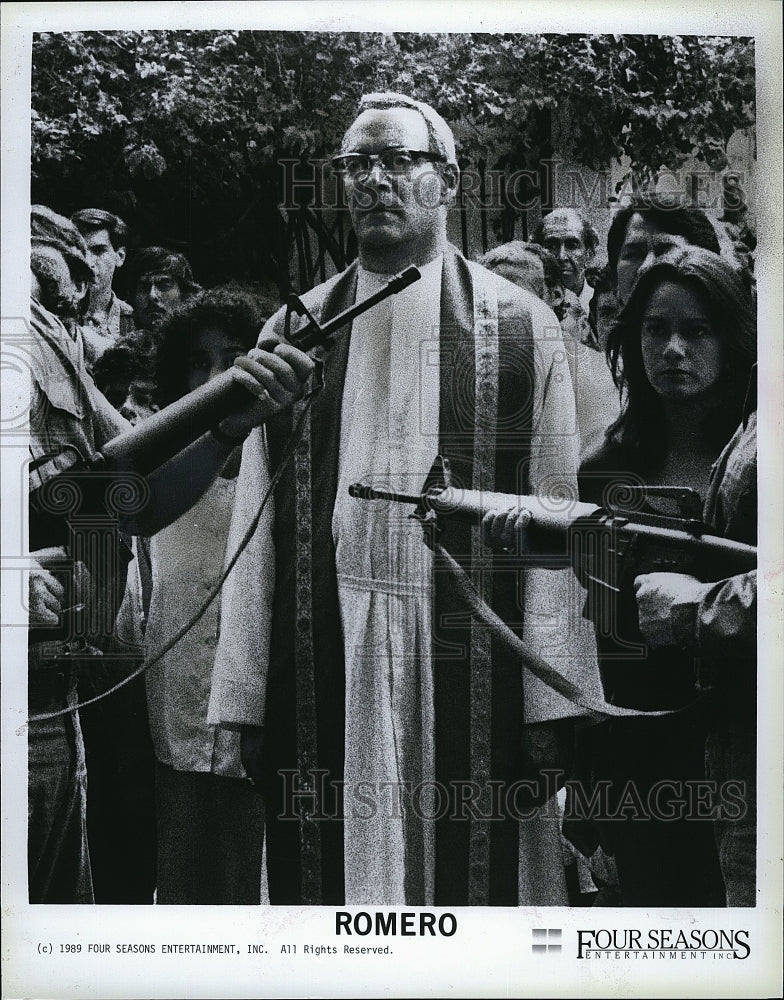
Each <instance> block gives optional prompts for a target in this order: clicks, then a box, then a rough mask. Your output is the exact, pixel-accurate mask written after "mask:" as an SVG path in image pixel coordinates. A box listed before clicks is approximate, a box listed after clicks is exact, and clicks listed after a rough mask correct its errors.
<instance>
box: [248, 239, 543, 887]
mask: <svg viewBox="0 0 784 1000" xmlns="http://www.w3.org/2000/svg"><path fill="white" fill-rule="evenodd" d="M356 284H357V265H356V264H353V265H352V266H351V267H349V268H348V269H347V270H346V271H345V272H344V273H343V274H342V275H340V276H339V278H338V279H337V280H336V281H335V282H334V283H332V284H331V285H330V287H329V288H328V289H327V290H326V293H325V294H324V295H323V298H322V300H321V302H320V303H319V304H318V305H317V306H316V307H311V309H312V311H313V312H314V314H315V315H317V316H318V317H319V318H320V319H321V320H322V321H323V320H326V319H328V318H330V317H332V316H334V315H337V314H338V313H339V312H342V311H343V310H344V309H346V308H348V307H349V306H350V305H352V304H353V302H354V299H355V294H356ZM497 289H498V284H497V281H496V279H494V278H492V277H491V276H489V275H488V274H487V272H485V271H484V270H483V269H482V268H480V267H478V266H477V265H473V264H469V263H468V262H467V261H466V260H465V259H464V258H463V257H462V256H461V255H460V254H459V253H457V251H456V250H454V249H453V248H451V247H450V248H448V250H447V251H446V252H445V254H444V264H443V273H442V285H441V330H440V357H441V363H440V372H441V383H440V392H439V395H440V401H439V406H440V429H439V448H440V451H441V454H443V455H445V456H446V457H448V458H449V460H450V463H451V466H452V473H453V482H454V484H455V485H458V486H460V485H462V486H465V487H466V488H469V489H480V490H488V491H492V490H500V491H504V492H511V493H524V492H526V486H527V476H528V462H529V453H530V440H531V405H532V400H533V398H534V397H533V385H534V382H533V379H534V372H533V345H532V329H531V322H530V319H529V318H527V316H526V315H523V314H521V311H520V309H519V307H518V308H516V309H515V308H510V307H509V306H508V304H507V303H505V302H504V301H501V302H500V303H499V302H498V299H497ZM319 306H320V307H319ZM505 307H506V308H505ZM349 342H350V331H344V332H342V333H339V334H338V335H337V337H336V340H335V346H334V347H333V348H332V350H331V351H330V352H329V353H328V354H327V356H326V358H325V364H324V388H323V389H322V391H321V392H320V394H319V395H318V396H317V397H316V399H315V400H314V402H313V405H312V409H311V411H310V413H309V414H308V416H307V417H306V418H305V427H304V432H303V435H302V437H301V439H300V442H299V444H298V445H297V448H296V452H295V455H294V459H293V461H292V462H291V463H290V464H289V466H288V468H287V470H286V472H285V473H284V475H283V476H282V478H281V481H280V483H279V484H278V488H277V490H276V494H275V505H276V519H275V548H276V564H277V577H276V585H275V597H274V605H273V623H272V647H271V656H270V668H269V678H268V689H267V709H266V720H265V748H264V759H265V764H266V768H267V775H266V781H265V794H266V812H267V851H268V859H269V866H268V867H269V889H270V899H271V901H272V902H274V903H286V904H294V903H304V904H318V903H325V904H330V905H342V904H343V903H344V877H343V822H342V815H343V801H342V800H343V796H342V788H341V782H342V779H343V754H344V732H345V676H344V651H343V636H342V630H341V619H340V607H339V602H338V591H337V579H336V570H335V552H334V544H333V538H332V514H333V509H334V505H335V496H336V490H337V478H338V466H339V463H338V448H339V441H340V417H341V403H342V396H343V387H344V382H345V374H346V363H347V359H348V348H349ZM300 407H301V404H300V405H299V406H298V407H295V408H294V410H293V411H289V412H286V413H282V414H280V416H279V417H277V418H276V419H275V420H274V421H273V422H271V423H270V424H269V425H268V442H269V450H270V460H271V463H272V466H273V468H274V467H276V466H277V464H278V462H279V460H280V457H281V455H282V452H283V449H284V448H285V445H286V442H287V440H288V437H289V435H290V433H291V430H292V427H293V424H294V422H295V421H296V420H297V418H298V416H299V413H300ZM442 540H443V542H444V544H445V547H446V549H447V550H448V551H449V552H451V553H452V555H453V556H454V557H455V558H456V559H457V560H458V562H460V563H461V565H463V567H464V568H465V569H466V570H467V571H468V572H469V573H470V574H471V577H472V579H473V581H474V583H475V585H476V586H477V587H478V588H479V589H480V591H481V592H482V593H483V595H484V596H485V599H486V600H490V601H492V603H493V606H494V608H495V609H496V611H498V613H499V614H500V615H501V617H502V618H504V620H505V621H508V622H510V623H511V624H512V625H513V626H516V627H517V630H518V632H519V630H520V626H521V624H522V608H523V594H522V593H521V584H520V579H521V575H520V574H519V572H515V571H512V570H511V569H510V570H508V571H507V572H506V573H504V572H500V571H499V567H498V566H497V565H496V566H495V571H493V570H494V562H495V560H494V559H493V557H492V556H491V554H490V553H489V552H488V551H487V550H485V549H483V547H482V545H481V537H480V527H479V525H478V524H477V525H469V524H462V523H458V522H456V521H447V522H446V524H445V528H444V534H443V538H442ZM434 591H435V594H434V604H433V641H432V653H433V661H432V662H433V684H434V700H435V706H434V711H435V778H436V782H437V783H438V784H439V785H440V787H442V788H443V790H444V793H443V794H444V795H446V796H448V799H449V801H448V802H441V803H440V804H439V809H438V814H437V817H436V823H435V869H434V871H435V886H434V898H433V900H432V902H433V903H434V904H435V905H460V904H470V905H484V904H495V905H516V904H517V891H518V880H517V863H518V824H517V821H516V820H515V819H514V818H512V817H507V818H505V819H499V818H482V817H491V816H493V813H494V812H495V813H496V814H497V812H498V810H497V804H496V805H495V806H494V802H493V787H492V786H491V785H490V784H488V783H489V782H496V783H497V782H501V783H503V784H504V787H508V786H509V785H511V784H512V783H514V782H516V781H517V780H518V779H519V778H520V777H521V776H522V774H523V759H522V746H521V742H522V724H523V690H522V669H521V665H520V663H519V661H517V660H516V658H515V657H514V656H513V655H511V654H510V653H509V652H508V651H507V650H506V649H504V648H496V646H495V644H491V641H490V638H489V636H488V635H487V633H486V632H485V631H484V630H483V629H482V628H481V627H480V626H477V625H476V624H474V623H473V622H472V619H471V616H470V614H469V613H468V612H467V610H466V608H465V607H463V606H461V605H460V603H459V601H458V600H457V598H456V595H455V594H454V593H453V590H452V587H451V586H450V577H449V574H448V572H447V571H446V570H445V569H444V567H439V565H438V563H436V564H435V565H434ZM498 787H499V786H496V790H497V788H498ZM471 789H476V790H477V791H476V792H473V793H472V792H471ZM477 795H478V797H477ZM467 796H468V799H469V804H468V805H467V804H466V797H467ZM420 892H421V889H418V888H417V889H415V888H414V887H413V886H412V894H413V895H412V898H410V899H407V903H408V904H409V905H426V903H428V902H431V901H430V900H425V899H424V898H419V894H420Z"/></svg>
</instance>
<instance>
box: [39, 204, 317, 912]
mask: <svg viewBox="0 0 784 1000" xmlns="http://www.w3.org/2000/svg"><path fill="white" fill-rule="evenodd" d="M30 267H31V304H30V319H31V331H32V344H31V350H30V367H31V375H32V390H31V405H30V438H29V450H30V466H29V474H30V484H29V485H30V494H31V497H30V518H29V522H30V569H29V625H30V633H29V636H28V680H29V683H28V711H29V714H30V716H32V717H33V718H31V719H30V721H29V727H28V794H29V798H28V878H29V898H30V902H51V903H56V902H59V903H75V902H92V901H93V885H92V877H91V872H90V863H89V852H88V847H87V837H86V823H85V819H86V776H85V767H84V746H83V742H82V736H81V731H80V727H79V716H78V712H77V711H75V710H73V706H74V705H75V700H76V667H75V666H74V664H76V663H78V662H81V663H82V664H83V665H86V664H88V663H89V659H90V656H91V655H92V654H93V652H94V650H93V649H92V645H93V640H94V638H98V637H99V633H100V634H105V633H106V632H107V631H108V632H111V630H112V623H113V617H114V612H115V611H116V607H117V605H118V604H119V600H120V598H121V596H122V586H123V582H124V578H125V574H124V567H123V566H121V565H120V564H119V563H117V565H116V573H115V574H113V575H112V574H111V573H108V572H105V571H106V569H107V566H108V562H107V561H106V560H105V558H104V557H108V555H110V554H112V553H111V552H109V550H107V551H104V550H103V549H100V551H97V552H93V551H92V550H91V549H85V552H89V553H90V556H95V558H92V559H91V558H89V557H88V555H85V556H84V558H83V559H80V558H78V557H77V552H76V551H75V549H74V545H76V546H77V548H78V544H77V543H78V539H79V535H78V532H79V525H78V522H77V520H76V519H75V518H74V519H69V517H68V514H69V513H70V512H69V511H68V510H66V509H65V508H67V507H68V506H69V504H74V505H75V506H76V507H77V510H76V513H78V504H79V501H80V497H81V493H80V491H79V481H78V478H77V479H76V480H72V482H73V483H75V485H74V486H71V487H69V486H67V487H66V488H65V489H64V490H61V491H59V492H58V489H57V478H58V477H59V476H61V475H62V474H64V473H66V472H68V471H69V470H74V471H75V470H77V469H78V468H79V466H80V463H87V462H90V461H92V460H94V459H96V457H97V455H98V452H99V450H100V449H101V448H102V447H103V445H104V444H105V443H106V442H107V441H109V440H111V439H112V438H114V437H116V436H117V435H118V434H120V433H122V432H123V431H126V430H129V429H130V424H128V423H127V421H125V420H124V419H123V418H122V417H121V416H120V414H119V413H117V411H116V410H114V409H113V407H112V406H111V405H110V404H109V403H108V402H107V400H106V399H105V398H104V397H103V396H102V395H101V393H100V392H99V391H98V390H97V388H96V386H95V383H94V382H93V380H92V379H91V378H90V376H89V375H88V374H87V370H86V367H85V361H84V349H83V345H82V340H81V334H80V331H79V329H78V328H77V327H74V328H73V329H72V330H69V329H68V327H66V326H65V325H64V323H63V322H62V321H61V318H60V317H62V318H64V319H67V318H68V317H70V316H73V315H75V314H76V312H77V311H78V306H79V302H80V301H81V300H82V298H83V297H84V294H85V292H86V290H87V286H88V284H89V283H90V282H91V281H92V278H93V271H92V268H91V266H90V264H89V262H88V251H87V247H86V245H85V242H84V240H83V238H82V236H81V234H80V233H79V232H78V230H77V229H76V227H75V226H74V225H73V223H71V222H70V221H69V220H68V219H66V218H64V217H63V216H60V215H57V214H56V213H54V212H52V211H51V210H50V209H48V208H45V207H44V206H33V209H32V213H31V254H30ZM311 369H312V362H311V361H310V359H309V358H307V357H306V356H305V355H303V354H302V353H301V352H299V351H295V350H294V349H293V348H290V347H280V348H278V349H277V351H276V353H275V355H272V354H269V353H265V352H261V351H253V352H251V354H250V355H249V356H247V357H243V358H240V359H237V362H236V363H235V366H234V368H232V373H233V376H234V380H235V381H236V382H238V383H240V384H241V385H243V386H245V388H247V389H248V390H249V391H250V392H251V393H252V395H253V402H251V403H250V404H249V405H246V406H244V407H243V408H241V409H240V410H238V411H236V412H235V413H234V414H232V415H231V416H229V417H227V418H225V419H224V420H222V421H221V422H220V424H219V425H218V426H217V427H216V429H215V430H214V431H212V432H209V433H207V434H204V435H203V436H202V437H201V438H199V439H198V440H197V441H196V442H194V444H192V445H191V446H190V447H189V448H187V449H185V450H184V451H182V452H180V453H179V455H177V456H175V458H174V459H172V460H171V461H170V462H168V463H167V464H166V465H165V466H164V467H162V468H161V469H159V470H157V471H156V472H155V473H154V474H152V475H150V476H149V477H148V479H147V481H146V482H147V487H148V488H149V501H148V502H147V503H146V504H145V505H143V506H142V505H139V506H138V509H137V510H136V511H135V513H132V514H131V513H129V514H127V515H126V517H125V519H124V520H122V522H121V524H120V527H121V528H123V529H124V530H126V531H133V532H138V533H143V534H153V533H154V532H155V531H157V530H159V528H161V527H163V526H164V525H166V524H168V523H170V522H171V521H172V520H174V519H175V518H176V517H179V516H180V514H182V513H183V512H184V511H185V510H187V509H188V508H189V507H190V506H191V505H192V504H193V503H194V502H195V501H196V499H197V498H198V497H199V496H200V494H201V493H202V492H203V491H204V490H205V489H206V488H207V486H208V485H209V483H210V482H211V481H212V479H214V477H215V476H216V475H217V473H218V471H219V470H220V469H221V467H222V466H223V464H224V463H225V461H226V459H227V457H228V455H229V453H230V452H231V451H232V449H233V448H234V447H235V446H236V443H237V441H238V440H241V438H242V437H243V436H244V435H245V434H246V433H247V431H248V429H249V428H250V427H251V426H253V425H254V424H255V423H256V422H258V421H260V420H264V419H266V418H267V417H268V416H269V415H270V414H271V413H273V412H275V411H276V410H277V409H278V408H279V406H282V405H290V403H291V400H292V399H293V398H294V397H295V396H296V395H297V394H298V393H299V391H300V386H301V384H302V382H303V381H304V380H305V379H306V378H307V377H308V375H309V373H310V371H311ZM85 485H87V484H86V483H85ZM117 499H118V500H119V501H122V500H123V498H122V497H118V498H117ZM128 499H129V498H128V496H125V497H124V500H125V501H127V500H128ZM82 513H84V512H82ZM72 532H73V534H72ZM90 537H92V536H90ZM66 545H67V546H68V549H69V551H66ZM112 551H113V550H112ZM97 570H102V571H104V576H103V578H102V579H100V580H99V578H98V575H97ZM79 614H84V615H85V616H86V617H87V618H88V627H76V623H77V621H78V622H81V621H82V619H77V618H76V617H75V616H77V615H79ZM42 716H43V717H42ZM36 717H39V718H36ZM118 863H122V859H118Z"/></svg>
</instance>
